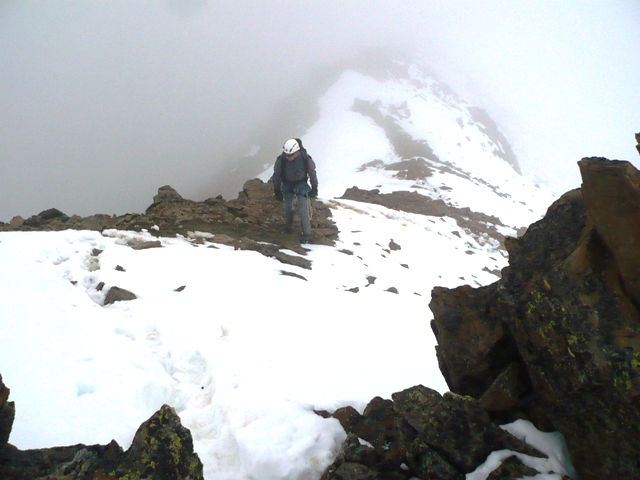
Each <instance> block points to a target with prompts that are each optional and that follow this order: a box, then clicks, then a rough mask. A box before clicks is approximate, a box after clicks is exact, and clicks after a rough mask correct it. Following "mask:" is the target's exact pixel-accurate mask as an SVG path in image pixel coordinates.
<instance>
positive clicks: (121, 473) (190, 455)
mask: <svg viewBox="0 0 640 480" xmlns="http://www.w3.org/2000/svg"><path fill="white" fill-rule="evenodd" d="M102 473H103V474H104V475H106V478H110V477H114V478H117V479H120V478H126V479H129V478H131V479H138V478H139V479H145V478H148V479H153V480H200V479H203V478H204V476H203V473H202V463H201V462H200V458H199V457H198V455H197V454H196V453H194V451H193V439H192V438H191V433H190V432H189V430H187V429H186V428H185V427H183V426H182V424H181V423H180V417H178V415H177V414H176V412H175V410H174V409H173V408H172V407H169V406H168V405H163V406H162V408H160V410H158V411H157V412H156V413H155V414H153V416H151V418H149V420H147V421H146V422H144V423H143V424H142V425H141V426H140V428H138V431H137V432H136V434H135V436H134V438H133V442H132V444H131V447H129V449H128V450H127V451H126V452H125V453H124V454H123V455H122V456H121V458H119V459H118V465H116V466H114V467H113V468H109V467H108V466H107V468H105V469H103V470H102Z"/></svg>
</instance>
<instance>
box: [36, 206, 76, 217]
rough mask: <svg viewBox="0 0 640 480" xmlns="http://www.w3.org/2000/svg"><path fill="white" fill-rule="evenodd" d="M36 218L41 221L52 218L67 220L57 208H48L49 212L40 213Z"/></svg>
mask: <svg viewBox="0 0 640 480" xmlns="http://www.w3.org/2000/svg"><path fill="white" fill-rule="evenodd" d="M38 216H39V217H40V219H41V220H51V219H52V218H66V219H67V220H68V219H69V217H67V216H66V215H65V214H64V213H62V212H61V211H60V210H58V209H57V208H50V209H49V210H45V211H43V212H40V213H39V214H38Z"/></svg>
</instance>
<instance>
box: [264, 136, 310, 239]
mask: <svg viewBox="0 0 640 480" xmlns="http://www.w3.org/2000/svg"><path fill="white" fill-rule="evenodd" d="M307 181H310V182H311V186H309V184H308V183H307ZM273 191H274V193H275V195H276V198H277V199H278V200H280V201H282V200H284V218H285V222H286V224H285V229H286V231H287V232H293V215H294V212H293V201H294V198H295V199H296V200H297V202H298V215H299V216H300V222H301V223H302V237H301V238H300V241H301V243H309V242H310V241H311V218H310V210H311V201H310V200H309V199H310V198H316V197H317V196H318V177H317V175H316V164H315V163H314V162H313V159H312V158H311V156H310V155H309V154H308V153H307V150H306V149H305V148H304V147H303V146H302V141H301V140H300V139H299V138H292V139H289V140H287V141H286V142H285V144H284V147H282V153H281V154H280V156H278V159H277V160H276V164H275V165H274V167H273Z"/></svg>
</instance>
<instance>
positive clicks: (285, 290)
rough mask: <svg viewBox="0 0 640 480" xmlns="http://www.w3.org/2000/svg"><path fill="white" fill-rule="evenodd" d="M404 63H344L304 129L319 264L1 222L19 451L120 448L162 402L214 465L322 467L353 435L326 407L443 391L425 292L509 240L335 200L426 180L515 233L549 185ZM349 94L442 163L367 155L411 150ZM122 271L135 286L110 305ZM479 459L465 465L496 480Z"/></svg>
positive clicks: (4, 343) (306, 470)
mask: <svg viewBox="0 0 640 480" xmlns="http://www.w3.org/2000/svg"><path fill="white" fill-rule="evenodd" d="M407 71H408V72H409V75H410V76H409V77H402V78H396V79H391V78H389V79H386V80H379V79H378V80H375V79H373V78H369V77H366V76H363V75H362V74H359V73H357V72H353V71H347V72H345V73H344V74H343V75H342V76H341V78H340V80H339V81H338V82H337V83H336V84H335V85H334V86H333V87H332V88H331V89H330V90H329V91H328V92H327V93H326V95H325V96H324V97H323V98H322V99H321V101H320V105H321V116H320V119H319V121H318V122H317V123H316V124H315V125H314V126H313V127H312V128H311V129H310V130H309V131H308V132H307V133H306V134H305V135H304V136H303V140H304V141H305V146H306V147H307V149H308V150H309V152H310V153H311V155H312V156H313V157H314V159H315V160H316V163H317V165H318V173H319V177H320V182H321V184H320V195H321V197H323V199H324V201H325V202H327V203H328V204H329V205H330V206H331V208H332V210H333V216H334V220H335V221H336V223H337V224H338V226H339V229H340V237H339V240H338V242H337V245H336V246H335V248H334V247H327V246H321V245H310V246H309V251H308V254H307V258H309V259H310V260H312V262H313V266H312V269H311V270H305V269H301V268H299V267H295V266H290V265H283V264H281V263H279V262H278V261H277V260H275V259H272V258H266V257H264V256H262V255H260V254H258V253H256V252H249V251H241V250H238V251H235V250H233V249H231V248H230V247H226V246H224V245H222V244H218V243H216V241H215V237H213V238H211V239H208V240H207V241H205V242H204V244H202V245H196V244H194V243H192V241H191V238H188V237H176V238H162V239H161V241H162V245H163V248H158V249H150V250H133V249H131V248H130V246H129V245H131V244H132V243H136V242H141V241H144V240H147V239H150V238H151V235H150V234H149V233H148V232H144V231H143V232H123V231H116V230H110V231H104V232H102V233H99V232H90V231H84V232H75V231H65V232H39V233H0V264H1V265H2V272H3V274H2V275H0V373H1V374H2V376H3V380H4V382H5V384H6V385H7V386H8V387H9V388H10V389H11V400H13V401H15V402H16V410H17V413H16V421H15V424H14V428H13V432H12V436H11V440H10V441H11V442H12V443H13V444H15V445H16V446H18V447H19V448H23V449H26V448H37V447H46V446H53V445H67V444H75V443H79V442H82V443H103V444H104V443H107V442H109V441H110V440H111V439H115V440H116V441H118V443H120V444H121V445H122V446H123V447H124V448H127V447H128V445H129V443H130V442H131V439H132V437H133V434H134V432H135V430H136V428H137V427H138V425H139V424H140V423H141V422H142V421H144V420H146V419H147V418H148V417H149V416H150V415H151V414H152V413H153V412H154V411H155V410H157V409H158V408H159V407H160V406H161V405H162V404H163V403H167V404H169V405H172V406H174V407H175V408H176V410H177V411H178V413H179V415H180V417H181V419H182V421H183V423H184V425H185V426H187V427H188V428H189V429H190V430H191V432H192V434H193V437H194V444H195V449H196V451H197V452H198V454H199V455H200V458H201V459H202V461H203V464H204V467H205V476H206V478H207V479H209V480H212V479H216V480H222V479H247V480H249V479H290V480H294V479H296V480H297V479H300V480H302V479H317V478H319V476H320V475H321V473H322V472H323V471H324V469H325V468H326V467H327V466H328V465H329V464H330V463H331V462H332V461H333V458H334V456H335V454H336V453H337V451H338V449H339V447H340V445H341V442H342V441H343V440H344V438H345V434H344V431H343V430H342V428H341V427H340V425H339V423H338V422H337V421H336V420H333V419H323V418H321V417H320V416H318V415H316V414H315V413H314V412H313V410H314V409H316V410H329V411H332V410H334V409H336V408H338V407H341V406H345V405H352V406H354V407H356V408H357V409H359V410H360V411H362V410H363V408H364V406H365V405H366V404H367V403H368V401H369V400H371V399H372V398H373V397H374V396H381V397H383V398H390V395H391V393H393V392H395V391H399V390H403V389H405V388H408V387H410V386H413V385H416V384H423V385H426V386H428V387H431V388H434V389H436V390H438V391H440V392H445V391H446V390H447V386H446V384H445V382H444V379H443V378H442V375H441V374H440V371H439V369H438V365H437V360H436V357H435V351H434V346H435V338H434V336H433V334H432V332H431V329H430V326H429V322H430V320H431V318H432V316H431V312H430V310H429V308H428V303H429V301H430V291H431V289H432V288H433V287H434V286H436V285H441V286H448V287H453V286H457V285H461V284H465V283H469V284H471V285H486V284H489V283H492V282H494V281H495V280H496V279H497V277H496V276H495V275H494V274H492V273H491V271H494V270H499V269H500V268H502V267H504V266H505V265H506V253H505V252H504V250H503V249H502V247H501V245H500V244H499V243H498V242H497V241H496V240H495V239H493V238H491V237H488V236H486V237H482V236H479V235H472V234H471V233H469V232H465V230H464V229H462V228H460V226H458V225H457V224H456V222H455V220H453V219H452V218H448V217H428V216H422V215H416V214H410V213H404V212H399V211H393V210H389V209H386V208H384V207H381V206H376V205H368V204H363V203H358V202H354V201H348V200H338V199H335V198H334V197H337V196H340V195H341V194H342V193H343V192H344V189H345V188H347V187H351V186H354V185H357V186H359V187H360V188H364V189H370V188H378V189H380V190H381V191H382V192H383V193H384V192H391V191H394V190H412V191H419V192H420V193H422V194H428V195H430V196H431V197H433V198H442V199H445V200H446V201H448V202H449V203H451V204H452V205H456V206H462V207H464V206H468V207H471V208H472V209H474V210H476V211H483V212H485V213H488V214H491V215H496V216H499V218H500V219H501V220H502V221H503V223H504V226H502V227H499V228H500V229H501V233H503V234H512V235H514V234H515V231H516V229H517V228H519V227H521V226H526V225H528V223H530V222H531V221H534V220H537V219H538V218H540V216H541V215H542V214H543V213H544V209H545V208H546V207H547V206H548V205H549V204H550V202H551V200H552V198H551V197H550V195H548V194H546V193H545V192H543V191H542V190H540V189H538V188H537V187H535V186H533V185H531V184H530V183H528V182H527V181H526V180H524V179H522V178H521V177H520V176H519V175H518V174H517V173H516V172H515V171H514V170H513V168H512V167H511V166H509V165H508V164H507V163H506V162H504V161H503V160H502V159H501V158H499V157H498V156H497V155H496V153H495V151H494V150H496V149H497V148H498V146H497V145H495V144H491V143H490V142H491V140H490V139H489V138H488V137H487V136H486V135H484V134H483V133H482V126H481V125H478V124H475V123H473V120H472V117H471V115H470V114H469V112H468V111H467V110H465V107H464V104H461V103H459V102H458V101H454V99H453V97H451V96H450V95H449V96H448V95H444V94H443V93H442V92H441V91H440V89H439V88H440V87H438V85H437V84H435V83H433V82H431V81H430V80H428V79H427V78H423V77H421V76H420V74H419V72H417V71H414V70H413V69H412V68H408V70H407ZM411 75H413V76H411ZM421 82H422V83H421ZM354 98H360V99H363V100H365V101H368V102H373V103H374V102H376V101H378V100H379V103H377V104H376V105H377V107H376V108H378V111H381V112H384V113H385V114H386V113H389V115H390V117H391V118H392V119H393V121H394V122H396V124H397V125H400V126H401V127H402V131H404V132H406V133H407V134H410V136H411V138H412V139H414V140H415V141H426V142H428V144H429V146H430V148H431V149H432V151H433V153H434V155H435V157H437V159H434V158H427V159H426V160H428V162H429V165H430V166H431V167H432V168H433V172H434V174H433V175H432V176H430V177H427V178H425V179H422V180H415V181H414V180H412V181H409V180H402V179H398V178H395V177H393V172H392V171H388V170H385V169H384V168H379V167H369V168H364V169H363V168H361V167H362V165H364V164H368V163H369V162H372V161H373V160H376V159H379V160H382V162H383V163H384V164H391V163H394V162H396V161H398V160H401V159H406V157H403V156H401V155H399V154H398V152H397V150H396V147H394V145H393V142H392V141H391V140H390V139H389V137H388V136H387V133H388V132H387V131H385V129H384V128H382V127H381V126H380V125H379V124H378V123H376V121H375V119H373V118H372V117H371V116H367V115H363V114H361V113H357V112H354V111H353V110H352V108H351V107H352V105H353V102H354ZM400 107H402V108H400ZM399 110H402V111H403V112H404V113H402V114H399V113H397V112H398V111H399ZM393 112H395V113H393ZM407 112H410V114H407ZM458 118H461V119H462V120H461V121H460V122H459V121H458V120H457V119H458ZM460 123H462V126H460ZM467 137H468V138H469V140H467ZM458 144H460V145H458ZM277 153H278V152H274V155H273V157H274V158H275V156H276V155H277ZM265 168H266V170H265V173H264V174H263V177H266V178H268V176H269V175H270V169H271V168H272V167H271V166H269V165H267V166H266V167H265ZM443 186H446V187H448V188H450V189H443V188H442V187H443ZM194 235H195V233H194ZM397 246H399V247H400V248H399V249H398V248H397ZM287 253H290V254H292V255H295V253H294V252H287ZM118 266H120V267H122V268H120V269H116V267H118ZM283 272H287V273H290V274H295V275H298V276H302V277H304V279H303V278H298V277H295V276H291V275H284V274H283ZM100 282H104V284H105V288H103V289H102V290H98V288H97V287H98V285H99V283H100ZM114 285H117V286H119V287H121V288H125V289H127V290H130V291H132V292H134V293H135V294H136V295H137V297H138V298H137V299H136V300H134V301H129V302H118V303H115V304H113V305H108V306H102V304H103V301H104V297H105V293H106V291H107V290H108V288H109V287H111V286H114ZM182 286H184V287H185V288H184V289H183V290H182V291H176V289H178V287H182ZM392 287H394V289H395V291H397V293H392V292H391V291H389V290H390V289H391V288H392ZM512 428H514V430H517V431H519V432H524V433H522V435H523V436H529V437H532V435H533V433H535V432H534V431H535V429H533V428H532V427H531V426H527V425H520V424H519V425H516V426H513V427H512ZM541 444H542V445H543V446H542V447H540V448H543V449H546V450H548V451H549V452H550V454H551V455H552V458H551V459H550V460H549V461H548V462H547V464H546V466H542V467H540V468H541V469H542V470H541V471H552V470H553V471H556V472H559V473H563V472H565V471H567V472H569V473H571V467H570V465H569V464H568V461H567V459H566V457H565V456H564V453H563V452H564V450H563V446H562V441H561V439H558V437H557V436H553V437H550V438H546V439H544V440H542V441H541ZM496 461H497V460H496V459H495V458H493V459H491V462H493V463H491V462H489V463H487V465H485V466H484V467H483V468H484V470H487V471H490V470H489V468H490V465H491V464H495V465H496V466H497V464H496ZM545 469H546V470H545ZM484 470H481V469H478V471H477V472H475V473H474V474H470V475H473V476H470V477H468V478H470V479H482V478H486V475H487V473H483V472H484ZM540 478H559V477H558V476H554V475H550V474H549V475H545V476H541V477H540Z"/></svg>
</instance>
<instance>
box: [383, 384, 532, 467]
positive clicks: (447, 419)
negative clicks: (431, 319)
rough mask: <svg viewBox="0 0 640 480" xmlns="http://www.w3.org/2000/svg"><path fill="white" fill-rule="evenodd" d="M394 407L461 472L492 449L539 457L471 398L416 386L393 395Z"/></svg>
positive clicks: (423, 438)
mask: <svg viewBox="0 0 640 480" xmlns="http://www.w3.org/2000/svg"><path fill="white" fill-rule="evenodd" d="M392 398H393V408H394V410H395V411H396V412H397V413H398V414H399V415H400V416H401V417H402V418H403V419H404V420H406V422H407V423H408V424H409V425H410V426H411V428H413V430H415V432H416V433H417V434H418V435H419V437H420V440H421V441H422V442H424V443H425V444H426V445H428V446H429V447H430V448H431V449H433V450H434V451H435V452H437V453H438V454H439V455H440V456H441V457H442V458H444V459H445V460H446V461H447V462H448V463H450V464H451V465H452V466H453V467H455V468H456V469H457V470H458V471H460V472H462V473H469V472H472V471H473V470H475V469H476V468H477V467H478V466H479V465H480V464H482V463H484V461H485V460H486V458H487V456H489V454H490V453H491V452H493V451H495V450H512V451H514V452H520V453H525V454H527V455H531V456H538V457H542V456H544V455H542V454H541V453H540V452H538V451H537V450H535V449H533V448H531V447H529V446H527V445H526V444H525V443H524V442H522V441H520V440H518V439H517V438H516V437H514V436H513V435H511V434H509V433H507V432H506V431H504V430H503V429H501V428H500V427H498V426H497V425H495V424H494V423H493V422H492V421H491V419H490V418H489V415H488V414H487V413H486V412H485V411H484V410H483V409H482V408H481V407H480V404H479V402H478V401H477V400H475V399H473V398H471V397H465V396H461V395H457V394H454V393H451V392H447V393H445V394H444V396H441V395H440V394H439V393H438V392H436V391H435V390H431V389H429V388H427V387H424V386H421V385H418V386H415V387H412V388H409V389H407V390H403V391H402V392H397V393H394V394H393V395H392Z"/></svg>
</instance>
